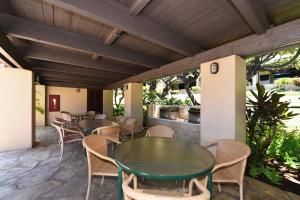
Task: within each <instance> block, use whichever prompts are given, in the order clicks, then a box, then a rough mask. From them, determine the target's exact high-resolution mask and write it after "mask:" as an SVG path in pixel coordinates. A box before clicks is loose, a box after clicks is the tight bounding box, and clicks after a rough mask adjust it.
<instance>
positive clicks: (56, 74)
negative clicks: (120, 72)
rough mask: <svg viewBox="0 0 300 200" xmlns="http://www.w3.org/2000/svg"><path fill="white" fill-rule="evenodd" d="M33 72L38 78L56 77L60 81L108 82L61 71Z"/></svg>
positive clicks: (40, 70) (36, 70) (38, 70)
mask: <svg viewBox="0 0 300 200" xmlns="http://www.w3.org/2000/svg"><path fill="white" fill-rule="evenodd" d="M33 71H34V72H35V73H36V74H37V75H38V76H41V77H43V76H46V77H56V78H60V79H62V80H63V79H69V78H73V79H75V78H76V79H78V80H83V81H84V80H87V81H88V80H91V81H101V80H104V81H106V80H107V79H102V78H99V77H94V76H87V75H82V74H76V73H73V72H60V71H52V70H45V69H33Z"/></svg>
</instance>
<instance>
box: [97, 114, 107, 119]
mask: <svg viewBox="0 0 300 200" xmlns="http://www.w3.org/2000/svg"><path fill="white" fill-rule="evenodd" d="M95 119H106V115H105V114H96V115H95Z"/></svg>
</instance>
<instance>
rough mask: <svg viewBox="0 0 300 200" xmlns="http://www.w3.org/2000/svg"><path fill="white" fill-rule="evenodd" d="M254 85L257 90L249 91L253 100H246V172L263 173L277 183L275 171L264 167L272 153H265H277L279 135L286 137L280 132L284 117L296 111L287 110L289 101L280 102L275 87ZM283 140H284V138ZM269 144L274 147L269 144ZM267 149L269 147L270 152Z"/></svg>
mask: <svg viewBox="0 0 300 200" xmlns="http://www.w3.org/2000/svg"><path fill="white" fill-rule="evenodd" d="M256 88H257V93H255V92H254V91H252V90H250V92H251V93H252V95H253V99H250V98H248V99H247V110H246V130H247V144H248V145H249V146H250V148H251V155H250V156H249V160H248V161H249V162H248V164H249V166H250V170H249V174H250V175H252V176H257V175H260V174H263V175H264V176H266V177H267V178H268V179H269V180H270V181H272V182H274V183H277V184H278V181H280V178H278V177H277V176H276V175H274V173H276V171H275V170H273V169H270V168H267V167H265V162H266V160H267V159H268V158H269V155H271V154H268V152H271V151H272V152H273V154H275V155H276V152H277V151H276V148H278V145H277V143H278V141H277V140H278V138H280V137H282V135H283V136H284V137H285V136H286V135H285V134H281V132H282V131H280V130H284V129H282V126H283V124H284V120H287V119H291V118H292V117H293V116H295V115H296V114H294V113H293V112H290V111H289V109H288V107H289V103H288V102H282V101H280V98H281V97H283V96H284V95H283V94H278V93H276V92H275V90H274V89H273V90H270V91H266V90H265V88H264V86H263V85H260V84H259V83H258V84H257V85H256ZM284 141H286V140H285V139H284ZM272 144H274V145H276V147H272ZM270 148H272V150H271V151H270V150H269V149H270ZM273 149H274V150H273ZM294 151H295V150H294ZM287 158H291V157H287ZM278 176H279V175H278Z"/></svg>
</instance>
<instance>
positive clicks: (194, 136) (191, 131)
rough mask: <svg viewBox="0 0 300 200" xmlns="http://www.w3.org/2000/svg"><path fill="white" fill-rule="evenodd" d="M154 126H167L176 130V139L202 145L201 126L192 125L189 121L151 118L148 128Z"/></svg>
mask: <svg viewBox="0 0 300 200" xmlns="http://www.w3.org/2000/svg"><path fill="white" fill-rule="evenodd" d="M154 125H165V126H169V127H171V128H173V129H174V130H175V134H176V138H179V139H182V140H188V141H190V142H193V143H200V124H192V123H188V122H187V121H184V120H182V121H178V120H168V119H162V118H155V117H149V118H148V127H151V126H154Z"/></svg>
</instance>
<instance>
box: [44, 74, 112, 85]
mask: <svg viewBox="0 0 300 200" xmlns="http://www.w3.org/2000/svg"><path fill="white" fill-rule="evenodd" d="M39 77H40V79H41V80H44V81H64V82H72V83H80V84H96V85H102V86H104V85H105V84H107V81H95V80H82V79H77V78H63V79H62V78H59V77H53V76H39Z"/></svg>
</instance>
